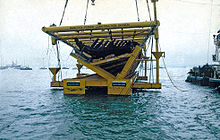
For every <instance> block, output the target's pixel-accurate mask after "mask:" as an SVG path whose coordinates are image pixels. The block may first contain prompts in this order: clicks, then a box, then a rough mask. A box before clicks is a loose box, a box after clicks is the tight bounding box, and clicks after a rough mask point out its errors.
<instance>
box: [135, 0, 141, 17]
mask: <svg viewBox="0 0 220 140" xmlns="http://www.w3.org/2000/svg"><path fill="white" fill-rule="evenodd" d="M135 3H136V10H137V19H138V21H140V17H139V10H138V3H137V0H135Z"/></svg>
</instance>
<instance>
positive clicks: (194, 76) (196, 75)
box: [186, 30, 220, 92]
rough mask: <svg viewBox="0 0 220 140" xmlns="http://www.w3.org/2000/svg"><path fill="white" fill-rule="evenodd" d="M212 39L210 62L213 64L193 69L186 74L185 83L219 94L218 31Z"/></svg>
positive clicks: (219, 47) (219, 60) (219, 32)
mask: <svg viewBox="0 0 220 140" xmlns="http://www.w3.org/2000/svg"><path fill="white" fill-rule="evenodd" d="M213 38H214V44H215V54H214V55H212V60H213V62H215V64H211V65H210V64H206V65H204V66H202V67H200V66H198V67H193V68H192V69H190V71H189V72H188V76H187V79H186V82H191V83H196V84H199V85H201V86H210V87H214V88H216V89H217V90H218V91H219V92H220V30H219V31H218V32H217V35H213Z"/></svg>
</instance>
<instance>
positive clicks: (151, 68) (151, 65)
mask: <svg viewBox="0 0 220 140" xmlns="http://www.w3.org/2000/svg"><path fill="white" fill-rule="evenodd" d="M153 44H154V39H153V37H152V38H151V56H150V59H151V61H150V75H149V82H150V81H151V78H152V82H153V83H154V73H153V60H152V59H153ZM151 76H152V77H151Z"/></svg>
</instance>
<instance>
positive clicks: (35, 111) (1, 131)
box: [0, 68, 220, 140]
mask: <svg viewBox="0 0 220 140" xmlns="http://www.w3.org/2000/svg"><path fill="white" fill-rule="evenodd" d="M188 70H189V68H169V73H170V76H171V77H172V79H173V80H174V83H175V84H176V86H178V87H179V88H180V89H182V90H184V92H183V91H182V90H177V89H176V88H175V87H174V86H173V85H172V84H171V82H170V80H169V78H168V77H167V75H166V72H165V71H164V70H163V69H162V70H161V71H160V73H161V79H160V81H161V82H162V89H161V90H147V91H144V92H143V91H142V92H138V93H135V94H133V95H132V96H106V95H100V96H97V95H96V96H85V95H75V96H70V95H63V91H62V90H55V89H51V88H50V87H49V84H50V81H51V78H52V77H51V74H50V73H49V70H39V69H33V70H32V71H20V70H15V69H7V70H1V71H0V139H5V138H6V139H216V140H217V139H220V94H219V93H218V92H217V91H216V90H214V89H212V88H209V87H202V86H198V85H193V84H190V83H186V82H185V79H186V76H187V72H188ZM70 75H72V76H73V77H74V76H75V75H76V71H75V70H72V69H69V70H63V78H65V76H66V77H69V76H70Z"/></svg>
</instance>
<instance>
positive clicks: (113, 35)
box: [57, 32, 149, 39]
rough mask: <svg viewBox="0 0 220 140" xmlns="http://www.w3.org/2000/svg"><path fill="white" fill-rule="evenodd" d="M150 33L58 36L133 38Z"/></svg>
mask: <svg viewBox="0 0 220 140" xmlns="http://www.w3.org/2000/svg"><path fill="white" fill-rule="evenodd" d="M147 34H149V32H148V33H112V34H111V35H110V34H94V35H71V36H70V35H68V36H59V35H58V36H57V37H58V38H61V39H74V38H78V39H87V38H110V37H111V38H117V37H120V38H127V37H131V38H139V37H145V36H146V35H147Z"/></svg>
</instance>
